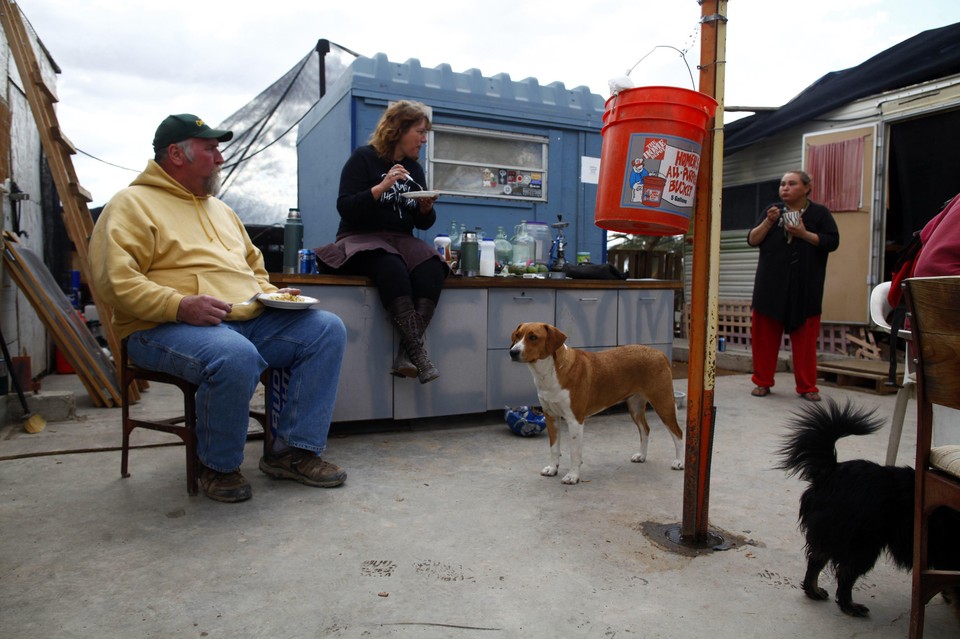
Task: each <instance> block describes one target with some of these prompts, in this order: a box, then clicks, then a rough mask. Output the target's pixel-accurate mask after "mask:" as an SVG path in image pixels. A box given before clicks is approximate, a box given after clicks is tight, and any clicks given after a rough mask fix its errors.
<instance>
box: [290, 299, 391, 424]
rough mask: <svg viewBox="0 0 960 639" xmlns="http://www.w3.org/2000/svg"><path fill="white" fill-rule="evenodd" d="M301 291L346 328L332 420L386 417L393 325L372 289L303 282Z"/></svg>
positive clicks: (389, 411)
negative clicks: (316, 301) (345, 339)
mask: <svg viewBox="0 0 960 639" xmlns="http://www.w3.org/2000/svg"><path fill="white" fill-rule="evenodd" d="M302 289H303V294H304V295H309V296H310V297H315V298H317V299H318V300H320V303H319V304H317V307H318V308H322V309H323V310H326V311H330V312H331V313H334V314H336V315H338V316H339V317H340V319H342V320H343V324H344V326H346V328H347V347H346V351H345V352H344V355H343V365H342V366H341V369H340V385H339V388H338V390H337V404H336V407H335V408H334V411H333V421H335V422H347V421H355V420H363V419H389V418H390V417H392V416H393V378H392V377H391V376H390V367H391V366H392V365H393V355H394V353H395V352H396V351H395V347H394V342H393V327H392V325H391V323H390V319H389V318H388V317H387V313H386V311H385V310H384V308H383V306H382V305H381V304H380V297H379V296H378V295H377V289H375V288H373V287H370V286H303V287H302ZM291 312H292V311H291Z"/></svg>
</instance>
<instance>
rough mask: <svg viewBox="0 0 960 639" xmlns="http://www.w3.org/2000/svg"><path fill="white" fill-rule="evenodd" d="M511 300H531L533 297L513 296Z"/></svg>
mask: <svg viewBox="0 0 960 639" xmlns="http://www.w3.org/2000/svg"><path fill="white" fill-rule="evenodd" d="M513 300H514V301H515V302H532V301H533V298H532V297H514V298H513Z"/></svg>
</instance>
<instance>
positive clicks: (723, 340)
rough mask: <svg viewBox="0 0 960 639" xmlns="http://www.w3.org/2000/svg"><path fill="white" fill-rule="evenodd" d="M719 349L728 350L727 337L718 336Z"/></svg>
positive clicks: (721, 350)
mask: <svg viewBox="0 0 960 639" xmlns="http://www.w3.org/2000/svg"><path fill="white" fill-rule="evenodd" d="M717 350H718V351H720V352H721V353H722V352H724V351H725V350H727V338H725V337H718V338H717Z"/></svg>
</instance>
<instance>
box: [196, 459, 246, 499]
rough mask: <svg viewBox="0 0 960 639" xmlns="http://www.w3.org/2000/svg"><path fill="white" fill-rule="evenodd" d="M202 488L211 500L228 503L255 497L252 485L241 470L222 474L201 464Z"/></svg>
mask: <svg viewBox="0 0 960 639" xmlns="http://www.w3.org/2000/svg"><path fill="white" fill-rule="evenodd" d="M200 486H201V487H202V488H203V492H204V494H205V495H206V496H207V497H209V498H210V499H213V500H216V501H224V502H227V503H234V502H238V501H246V500H248V499H250V497H251V496H252V495H253V490H252V489H251V488H250V484H249V483H247V480H246V479H244V477H243V475H241V474H240V471H239V470H235V471H233V472H231V473H221V472H218V471H216V470H213V469H210V468H207V467H206V466H204V465H203V464H201V465H200Z"/></svg>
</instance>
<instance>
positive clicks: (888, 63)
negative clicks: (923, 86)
mask: <svg viewBox="0 0 960 639" xmlns="http://www.w3.org/2000/svg"><path fill="white" fill-rule="evenodd" d="M956 73H960V22H958V23H956V24H952V25H949V26H946V27H940V28H939V29H930V30H929V31H924V32H922V33H920V34H918V35H916V36H914V37H912V38H910V39H908V40H904V41H903V42H901V43H900V44H898V45H896V46H893V47H891V48H889V49H887V50H886V51H883V52H882V53H878V54H877V55H875V56H873V57H872V58H870V59H869V60H867V61H866V62H864V63H862V64H859V65H857V66H855V67H851V68H849V69H844V70H843V71H834V72H831V73H828V74H826V75H825V76H823V77H822V78H820V79H819V80H817V81H816V82H814V83H813V84H811V85H810V86H809V87H807V88H806V89H804V91H803V92H802V93H800V94H799V95H798V96H797V97H795V98H794V99H793V100H791V101H790V102H788V103H787V104H785V105H783V106H782V107H780V108H779V109H777V110H775V111H767V112H761V113H757V114H755V115H752V116H750V117H746V118H742V119H740V120H736V121H734V122H731V123H730V124H727V125H725V126H724V148H723V153H724V155H725V156H727V155H731V154H733V153H736V152H737V151H739V150H741V149H744V148H746V147H749V146H750V145H752V144H756V143H757V142H759V141H761V140H763V139H765V138H768V137H770V136H772V135H775V134H776V133H779V132H781V131H783V130H785V129H788V128H790V127H793V126H797V125H800V124H803V123H804V122H809V121H810V120H813V119H814V118H816V117H817V116H818V115H821V114H823V113H827V112H828V111H832V110H833V109H837V108H840V107H842V106H844V105H846V104H849V103H851V102H853V101H854V100H857V99H859V98H863V97H866V96H870V95H877V94H879V93H883V92H884V91H891V90H894V89H900V88H903V87H907V86H911V85H914V84H919V83H921V82H928V81H930V80H935V79H937V78H942V77H944V76H948V75H953V74H956Z"/></svg>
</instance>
